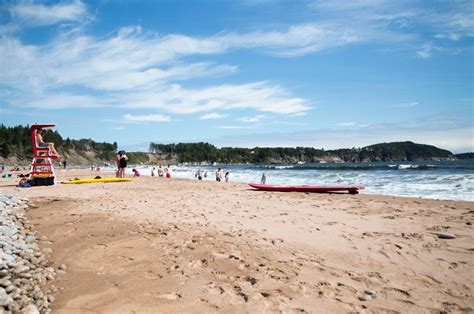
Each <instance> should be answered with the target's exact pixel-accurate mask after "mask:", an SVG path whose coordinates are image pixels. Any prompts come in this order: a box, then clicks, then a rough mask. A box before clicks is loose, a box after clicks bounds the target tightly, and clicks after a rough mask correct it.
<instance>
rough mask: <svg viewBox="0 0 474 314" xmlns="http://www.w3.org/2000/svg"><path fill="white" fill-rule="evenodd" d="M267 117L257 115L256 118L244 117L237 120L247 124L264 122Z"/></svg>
mask: <svg viewBox="0 0 474 314" xmlns="http://www.w3.org/2000/svg"><path fill="white" fill-rule="evenodd" d="M265 117H266V116H265V115H262V114H260V115H256V116H254V117H242V118H239V119H237V120H239V121H242V122H245V123H255V122H260V121H262V120H263V119H265Z"/></svg>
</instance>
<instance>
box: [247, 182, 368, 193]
mask: <svg viewBox="0 0 474 314" xmlns="http://www.w3.org/2000/svg"><path fill="white" fill-rule="evenodd" d="M249 185H250V186H251V187H253V188H254V189H257V190H262V191H275V192H311V193H328V192H345V191H347V192H349V193H350V194H357V193H359V191H360V190H363V189H365V188H364V187H363V186H317V185H285V186H278V185H267V184H258V183H249Z"/></svg>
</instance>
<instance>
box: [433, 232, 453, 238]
mask: <svg viewBox="0 0 474 314" xmlns="http://www.w3.org/2000/svg"><path fill="white" fill-rule="evenodd" d="M436 235H437V236H438V238H439V239H447V240H452V239H456V236H455V235H454V234H452V233H447V232H439V233H436Z"/></svg>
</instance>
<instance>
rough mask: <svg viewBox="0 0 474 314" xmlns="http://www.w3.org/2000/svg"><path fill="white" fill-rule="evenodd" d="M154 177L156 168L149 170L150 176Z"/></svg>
mask: <svg viewBox="0 0 474 314" xmlns="http://www.w3.org/2000/svg"><path fill="white" fill-rule="evenodd" d="M155 175H156V168H155V167H153V169H151V176H152V177H154V176H155Z"/></svg>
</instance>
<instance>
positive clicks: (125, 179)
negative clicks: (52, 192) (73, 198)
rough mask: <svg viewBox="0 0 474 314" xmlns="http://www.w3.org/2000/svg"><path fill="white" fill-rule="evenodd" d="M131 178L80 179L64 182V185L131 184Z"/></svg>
mask: <svg viewBox="0 0 474 314" xmlns="http://www.w3.org/2000/svg"><path fill="white" fill-rule="evenodd" d="M129 181H132V179H130V178H101V179H80V180H71V181H66V182H63V183H64V184H82V183H111V182H129Z"/></svg>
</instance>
